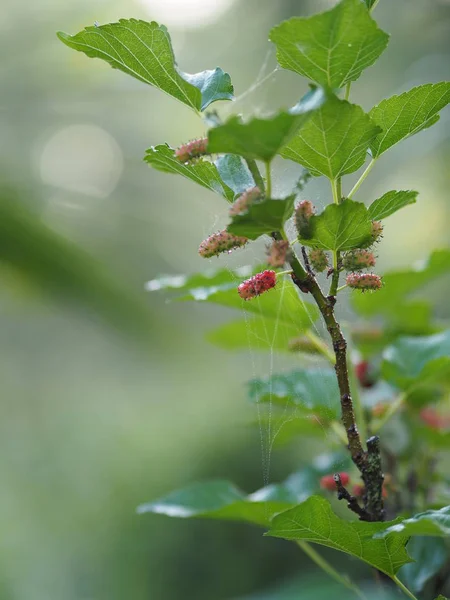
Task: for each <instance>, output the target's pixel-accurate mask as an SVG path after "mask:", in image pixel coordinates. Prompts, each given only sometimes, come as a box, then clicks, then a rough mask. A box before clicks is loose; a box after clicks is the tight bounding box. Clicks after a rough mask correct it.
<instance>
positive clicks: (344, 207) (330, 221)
mask: <svg viewBox="0 0 450 600" xmlns="http://www.w3.org/2000/svg"><path fill="white" fill-rule="evenodd" d="M310 225H311V237H310V238H308V239H306V238H302V240H301V241H302V243H304V244H305V245H307V246H312V247H314V248H323V249H324V250H352V249H353V248H359V247H362V246H364V245H366V244H368V243H369V242H370V240H371V220H370V218H369V214H368V212H367V208H366V207H365V206H364V204H362V203H361V202H355V201H354V200H350V199H346V200H344V201H343V202H342V203H341V204H329V205H328V206H327V207H326V208H325V210H324V211H323V212H322V213H321V214H320V215H314V216H313V217H311V219H310Z"/></svg>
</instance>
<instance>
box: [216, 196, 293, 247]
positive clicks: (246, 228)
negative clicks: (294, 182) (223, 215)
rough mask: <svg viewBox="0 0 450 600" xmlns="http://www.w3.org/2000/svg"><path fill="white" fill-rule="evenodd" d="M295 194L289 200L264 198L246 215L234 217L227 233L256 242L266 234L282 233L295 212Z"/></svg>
mask: <svg viewBox="0 0 450 600" xmlns="http://www.w3.org/2000/svg"><path fill="white" fill-rule="evenodd" d="M294 202H295V194H293V195H292V196H288V197H287V198H279V199H275V198H264V199H262V200H261V201H259V202H253V204H251V205H250V206H249V208H248V210H247V212H246V213H244V214H242V215H235V216H233V217H232V220H231V223H230V225H228V227H227V231H229V232H230V233H234V234H235V235H241V236H244V237H247V238H249V239H250V240H256V239H257V238H259V236H261V235H264V234H265V233H268V234H270V233H271V232H272V231H280V230H281V229H283V225H284V224H285V223H286V221H287V220H288V219H289V218H290V217H291V216H292V213H293V212H294Z"/></svg>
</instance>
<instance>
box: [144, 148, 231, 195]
mask: <svg viewBox="0 0 450 600" xmlns="http://www.w3.org/2000/svg"><path fill="white" fill-rule="evenodd" d="M144 160H145V162H147V163H148V164H149V165H150V166H152V167H153V168H154V169H158V171H163V172H164V173H175V174H177V175H182V176H183V177H186V178H187V179H190V180H191V181H194V182H195V183H198V184H199V185H201V186H203V187H205V188H207V189H208V190H211V191H212V192H216V194H220V195H221V196H224V198H226V199H227V200H228V201H229V202H233V200H234V197H235V192H234V191H233V189H231V188H230V187H228V185H226V184H225V183H224V181H223V180H222V178H221V177H220V175H219V171H218V170H217V167H216V165H215V164H214V163H212V162H209V161H207V160H203V159H198V160H196V161H192V162H189V163H182V162H180V161H179V160H178V159H177V158H175V151H174V149H173V148H171V147H170V146H168V145H167V144H161V145H159V146H152V147H151V148H149V149H148V150H147V151H146V155H145V157H144Z"/></svg>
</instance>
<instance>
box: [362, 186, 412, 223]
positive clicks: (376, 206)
mask: <svg viewBox="0 0 450 600" xmlns="http://www.w3.org/2000/svg"><path fill="white" fill-rule="evenodd" d="M418 193H419V192H413V191H412V190H407V191H401V192H396V191H395V190H392V191H391V192H386V194H383V196H381V198H378V199H377V200H375V201H374V202H372V204H371V205H370V206H369V218H370V219H371V220H372V221H380V220H381V219H385V218H386V217H389V216H390V215H392V214H394V213H395V212H397V211H398V210H400V209H401V208H403V207H404V206H407V205H408V204H414V203H415V202H416V198H417V194H418Z"/></svg>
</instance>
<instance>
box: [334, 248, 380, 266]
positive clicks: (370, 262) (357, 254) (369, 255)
mask: <svg viewBox="0 0 450 600" xmlns="http://www.w3.org/2000/svg"><path fill="white" fill-rule="evenodd" d="M375 262H376V261H375V256H374V254H373V252H370V250H352V251H351V252H347V254H346V255H345V256H344V258H343V260H342V266H343V267H344V269H345V270H346V271H362V270H363V269H368V268H370V267H374V266H375Z"/></svg>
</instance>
